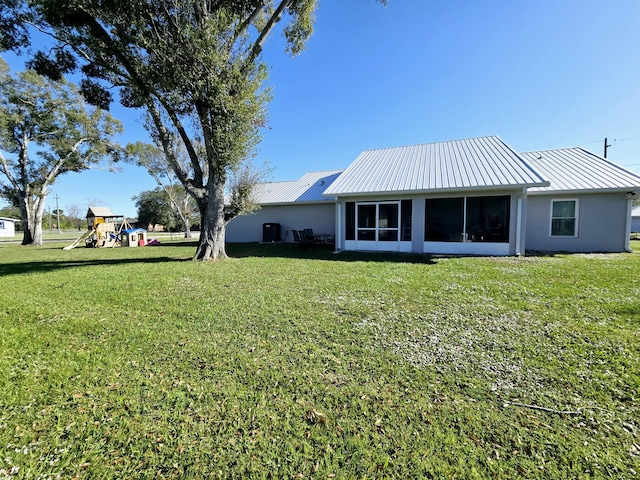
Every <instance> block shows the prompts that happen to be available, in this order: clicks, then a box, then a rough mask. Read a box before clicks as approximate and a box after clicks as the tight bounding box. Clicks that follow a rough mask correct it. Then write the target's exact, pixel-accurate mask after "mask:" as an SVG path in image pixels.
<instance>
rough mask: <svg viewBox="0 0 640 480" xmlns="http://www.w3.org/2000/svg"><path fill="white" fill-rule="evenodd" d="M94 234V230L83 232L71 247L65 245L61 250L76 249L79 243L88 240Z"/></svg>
mask: <svg viewBox="0 0 640 480" xmlns="http://www.w3.org/2000/svg"><path fill="white" fill-rule="evenodd" d="M94 232H95V230H89V231H87V232H85V233H84V234H83V235H81V236H80V238H78V239H77V240H76V241H75V242H73V243H72V244H71V245H67V246H66V247H64V248H63V250H71V249H72V248H76V247H77V246H78V245H79V244H80V242H82V241H84V240H85V239H86V238H89V236H90V235H91V234H93V233H94Z"/></svg>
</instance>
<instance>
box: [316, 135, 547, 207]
mask: <svg viewBox="0 0 640 480" xmlns="http://www.w3.org/2000/svg"><path fill="white" fill-rule="evenodd" d="M547 183H548V182H547V181H546V180H545V179H544V178H543V177H542V176H540V175H539V174H538V173H537V172H536V171H535V170H534V169H533V168H531V166H530V165H529V164H528V163H527V162H526V161H525V160H523V159H522V158H521V157H520V156H519V155H518V154H517V153H516V152H515V151H513V150H512V149H511V148H510V147H509V146H508V145H506V144H505V143H504V142H503V141H502V140H501V139H500V138H498V137H495V136H491V137H479V138H470V139H465V140H453V141H449V142H437V143H429V144H423V145H413V146H407V147H394V148H383V149H377V150H366V151H364V152H362V153H361V154H360V155H359V156H358V158H356V159H355V161H354V162H353V163H352V164H351V165H350V166H349V167H348V168H347V169H346V170H345V171H344V172H343V173H342V174H341V175H340V176H339V177H338V178H337V179H336V181H334V182H333V183H332V184H331V186H329V188H327V189H326V190H325V192H324V194H325V195H331V196H340V195H364V194H385V193H398V192H431V191H447V190H461V189H464V190H472V189H485V188H520V187H532V186H542V185H546V184H547Z"/></svg>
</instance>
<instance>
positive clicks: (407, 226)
mask: <svg viewBox="0 0 640 480" xmlns="http://www.w3.org/2000/svg"><path fill="white" fill-rule="evenodd" d="M400 211H401V213H402V219H401V222H400V228H401V236H402V238H401V240H402V241H403V242H410V241H411V216H412V215H413V200H402V202H400Z"/></svg>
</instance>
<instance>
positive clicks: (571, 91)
mask: <svg viewBox="0 0 640 480" xmlns="http://www.w3.org/2000/svg"><path fill="white" fill-rule="evenodd" d="M345 5H348V6H345ZM639 24H640V2H638V1H637V0H613V1H611V2H602V1H601V0H599V1H595V0H580V1H578V0H575V1H573V0H554V1H552V0H541V1H536V2H532V1H529V2H524V1H515V0H514V1H507V0H501V1H498V0H486V1H482V2H475V1H468V0H465V1H463V0H449V1H428V0H389V3H388V5H387V7H383V6H381V5H380V4H378V3H376V2H374V0H342V1H337V0H320V1H319V7H318V11H317V22H316V32H315V33H314V35H313V37H312V38H311V39H310V41H309V43H308V45H307V49H306V50H305V51H304V52H303V53H302V54H301V55H299V56H297V57H295V58H290V57H288V56H287V55H286V54H285V53H284V44H283V41H282V39H281V38H280V37H279V36H275V37H272V38H271V39H270V42H269V43H268V45H267V47H266V49H265V53H264V59H265V61H266V62H267V63H268V64H269V65H270V66H271V73H270V77H269V80H268V82H269V84H270V85H271V87H272V88H273V94H274V99H273V101H272V102H271V104H270V106H269V112H270V115H269V127H268V128H267V129H264V131H263V141H262V143H261V144H260V146H259V148H258V155H257V158H256V162H257V163H258V164H261V163H262V162H264V161H266V162H268V164H269V166H270V167H271V169H272V173H271V176H270V179H271V180H274V181H279V180H293V179H297V178H299V177H301V176H302V175H303V174H304V173H306V172H308V171H314V170H325V169H334V168H346V167H347V166H348V165H349V164H350V163H351V161H353V160H354V159H355V157H356V156H357V155H358V154H359V153H360V152H361V151H362V150H367V149H372V148H383V147H393V146H400V145H412V144H418V143H428V142H435V141H443V140H453V139H460V138H469V137H477V136H483V135H498V136H500V137H501V138H502V139H503V140H504V141H505V142H506V143H507V144H509V145H510V146H511V147H512V148H514V149H515V150H516V151H527V150H538V149H547V148H558V147H573V146H582V147H584V148H586V149H588V150H591V151H593V152H595V153H597V154H599V155H602V153H603V141H604V138H605V137H608V138H609V143H610V144H611V147H610V148H609V151H608V158H609V159H611V160H612V161H614V162H616V163H619V164H621V165H623V166H626V167H628V168H629V169H630V170H633V171H636V172H640V88H639V87H640V28H638V25H639ZM6 58H7V60H8V61H9V62H10V64H11V65H12V69H13V70H14V71H16V70H20V69H21V65H20V61H19V59H15V58H13V57H11V56H6ZM113 114H114V115H115V116H116V117H118V118H119V119H120V120H121V121H122V122H123V123H124V126H125V134H124V135H123V138H122V141H123V142H128V141H137V140H142V141H146V140H148V136H147V134H146V132H145V131H144V129H143V128H142V126H141V121H140V117H139V114H138V113H136V112H135V111H130V110H126V109H123V108H119V107H115V108H114V109H113ZM154 186H155V184H154V182H153V180H152V179H151V177H149V175H148V174H147V173H146V172H145V171H143V170H141V169H137V168H135V167H132V166H128V165H124V166H123V167H122V171H121V172H120V173H117V174H113V173H109V172H107V171H88V172H83V173H79V174H68V175H66V176H63V177H60V179H59V180H58V181H57V182H56V183H55V184H54V186H53V188H52V192H53V194H52V196H51V197H50V198H49V200H48V205H51V206H53V208H55V199H54V198H53V195H56V194H57V195H58V196H59V204H60V208H62V209H64V208H65V206H67V205H70V204H78V205H81V206H83V207H84V206H85V205H86V202H87V200H88V199H99V200H101V203H102V204H103V205H106V206H109V207H111V209H112V210H113V211H114V212H115V213H118V214H124V215H127V216H135V215H136V212H135V206H134V202H133V201H132V200H131V197H132V196H134V195H136V194H138V193H140V192H141V191H143V190H148V189H151V188H154Z"/></svg>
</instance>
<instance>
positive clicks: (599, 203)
mask: <svg viewBox="0 0 640 480" xmlns="http://www.w3.org/2000/svg"><path fill="white" fill-rule="evenodd" d="M563 199H567V200H573V199H577V200H578V202H579V211H578V232H577V235H576V236H575V237H555V236H551V201H552V200H563ZM627 203H628V200H627V199H626V198H625V195H624V193H610V194H606V193H603V194H571V193H567V194H562V195H559V194H556V195H554V194H551V193H550V194H548V195H529V197H528V200H527V217H526V219H527V220H526V232H527V234H526V248H527V250H532V251H543V252H575V253H578V252H623V251H624V250H625V247H626V245H627V243H628V232H627V227H626V226H627V225H628V219H627V212H628V210H627Z"/></svg>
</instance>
